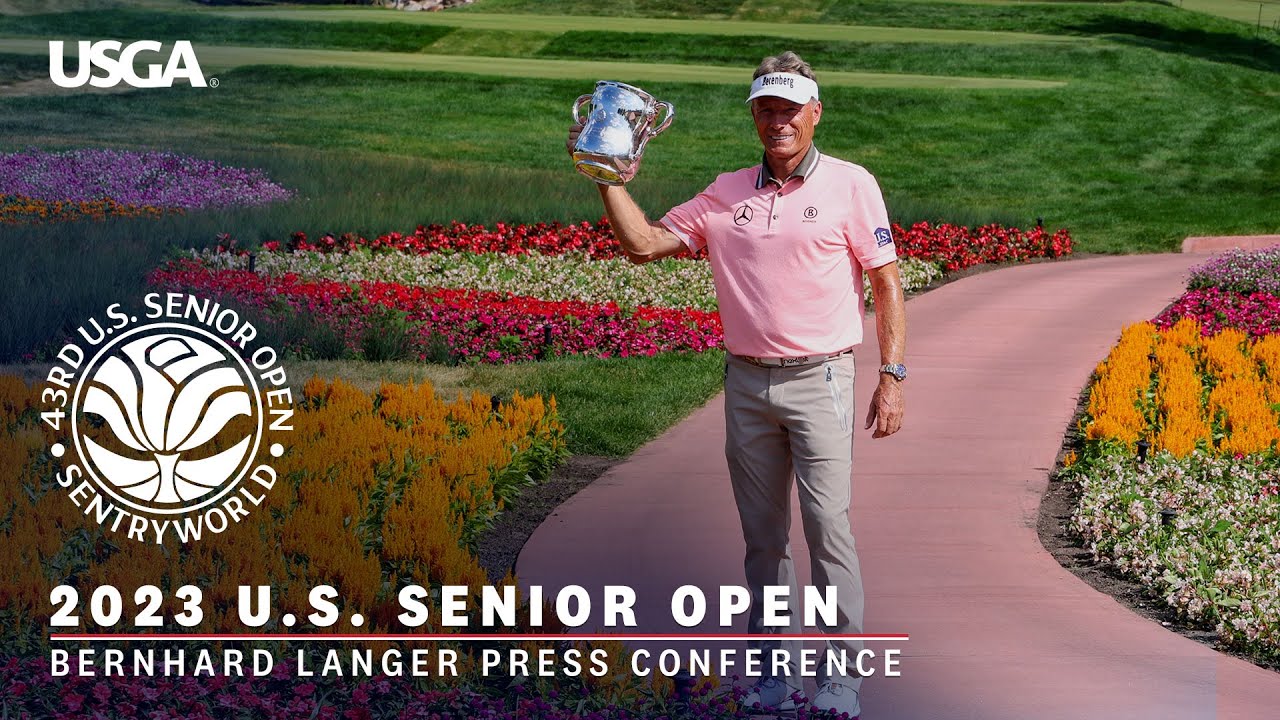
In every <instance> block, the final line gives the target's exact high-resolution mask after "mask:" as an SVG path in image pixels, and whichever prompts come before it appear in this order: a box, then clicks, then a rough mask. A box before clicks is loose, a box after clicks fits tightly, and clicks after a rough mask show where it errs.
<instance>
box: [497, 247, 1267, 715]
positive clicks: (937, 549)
mask: <svg viewBox="0 0 1280 720" xmlns="http://www.w3.org/2000/svg"><path fill="white" fill-rule="evenodd" d="M1201 260H1202V258H1196V257H1194V256H1188V255H1177V254H1170V255H1146V256H1127V257H1104V258H1092V259H1085V260H1078V261H1071V262H1061V263H1045V264H1037V265H1027V266H1021V267H1014V268H1009V269H1002V270H997V271H994V272H989V273H984V274H981V275H976V276H973V277H969V278H965V279H962V280H959V281H957V282H954V283H951V284H949V285H946V286H944V287H942V288H940V289H938V290H935V291H933V292H930V293H928V294H925V295H922V296H920V297H917V298H915V299H913V300H911V301H910V302H909V303H908V306H907V307H908V322H909V339H908V347H907V350H908V353H907V362H908V365H909V367H910V369H911V377H910V378H909V379H908V380H907V383H906V392H907V395H906V397H907V414H906V424H905V428H904V429H903V430H902V431H901V432H900V433H899V434H897V435H895V436H893V437H891V438H887V439H882V440H872V439H871V437H870V435H869V433H866V432H862V431H860V432H859V434H858V437H857V440H856V443H855V470H854V491H853V504H852V515H851V517H852V521H853V528H854V535H855V537H856V539H857V543H858V550H859V556H860V558H861V562H862V569H863V576H864V578H865V582H866V586H867V616H866V625H865V631H866V632H868V633H882V634H888V633H909V634H910V640H908V641H905V642H897V643H884V642H872V643H869V644H868V647H872V648H878V649H883V648H885V647H892V646H895V645H896V646H898V647H900V648H901V649H902V651H903V656H902V662H901V666H900V667H901V671H902V676H901V677H897V678H884V677H880V676H874V677H872V678H870V679H868V680H867V681H866V682H865V684H864V688H863V710H864V712H863V718H864V719H865V720H962V719H965V720H967V719H973V720H1113V719H1114V720H1122V719H1123V720H1147V719H1150V720H1192V719H1195V720H1207V719H1209V718H1221V719H1223V720H1270V719H1274V718H1277V717H1280V674H1275V673H1271V672H1268V671H1264V670H1261V669H1258V668H1256V667H1255V666H1253V665H1250V664H1248V663H1246V662H1242V661H1240V660H1237V659H1234V658H1231V657H1228V656H1226V655H1222V654H1219V653H1217V652H1214V651H1213V650H1211V649H1209V648H1207V647H1205V646H1202V645H1200V644H1198V643H1196V642H1193V641H1191V640H1187V639H1184V638H1182V637H1181V636H1179V635H1177V634H1175V633H1173V632H1170V631H1168V630H1166V629H1164V628H1162V627H1160V626H1159V625H1158V624H1155V623H1153V622H1151V621H1149V620H1146V619H1144V618H1142V617H1140V616H1138V615H1136V614H1134V613H1132V612H1130V611H1129V610H1128V609H1126V608H1125V607H1123V606H1121V605H1120V604H1118V603H1117V602H1116V601H1115V600H1113V599H1111V598H1110V597H1108V596H1106V595H1103V594H1101V593H1098V592H1096V591H1095V590H1093V589H1092V588H1090V587H1089V586H1088V585H1086V584H1085V583H1084V582H1082V581H1080V580H1079V579H1077V578H1076V577H1075V576H1073V575H1072V574H1071V573H1069V572H1067V571H1066V570H1064V569H1062V568H1061V567H1060V566H1059V565H1058V563H1057V562H1056V561H1054V560H1053V558H1051V557H1050V556H1049V554H1048V553H1047V552H1045V550H1044V549H1043V547H1042V546H1041V544H1040V541H1039V539H1038V537H1037V535H1036V529H1035V527H1036V519H1037V510H1038V506H1039V503H1040V498H1041V495H1042V494H1043V493H1044V491H1045V487H1046V484H1047V479H1046V473H1047V471H1048V469H1049V468H1050V467H1052V466H1053V463H1054V461H1055V458H1056V455H1057V452H1058V449H1059V445H1060V443H1061V439H1062V434H1063V431H1064V429H1065V427H1066V425H1067V423H1068V422H1069V421H1070V419H1071V417H1072V413H1073V411H1074V408H1075V404H1076V399H1077V394H1078V391H1079V390H1080V388H1081V387H1082V386H1083V384H1084V383H1085V382H1086V380H1087V379H1088V376H1089V373H1090V372H1091V371H1092V369H1093V368H1094V366H1095V365H1096V364H1097V362H1098V361H1099V360H1100V359H1101V358H1103V357H1104V356H1105V355H1106V353H1107V351H1108V349H1109V348H1110V347H1111V345H1112V344H1113V342H1114V341H1115V339H1116V338H1117V336H1118V334H1119V332H1120V329H1121V327H1122V326H1124V325H1126V324H1128V323H1132V322H1136V321H1139V320H1143V319H1147V318H1150V317H1152V316H1153V315H1154V314H1155V313H1157V312H1158V311H1159V310H1160V309H1161V308H1163V307H1164V306H1165V305H1166V304H1167V303H1168V302H1169V301H1170V300H1172V299H1173V298H1174V297H1176V296H1177V295H1178V294H1179V293H1180V291H1181V289H1182V286H1183V281H1184V279H1185V276H1186V271H1187V269H1188V268H1189V267H1190V266H1192V265H1193V264H1195V263H1197V262H1200V261H1201ZM867 337H868V338H873V337H874V326H873V325H872V321H871V318H868V323H867ZM877 361H878V353H877V351H876V349H875V344H874V342H869V343H867V344H865V345H864V346H863V347H862V348H861V350H860V351H859V353H858V367H859V370H860V373H859V381H858V386H857V393H858V404H859V406H860V408H859V410H858V412H857V417H858V418H859V420H861V418H863V417H864V416H865V403H866V402H867V400H868V399H869V397H870V391H871V388H872V387H873V383H874V382H875V381H876V376H875V373H874V372H873V371H868V369H869V368H874V367H875V366H876V364H877ZM722 413H723V404H722V398H721V397H717V398H716V399H715V400H712V401H711V402H710V403H708V404H707V406H706V407H703V408H701V409H699V410H698V411H696V412H695V413H693V415H691V416H690V417H689V418H688V419H686V420H685V421H684V422H682V423H680V424H679V425H677V426H676V427H674V428H672V429H671V430H670V431H669V432H667V433H666V434H665V435H663V436H662V437H660V438H658V439H657V440H655V441H654V442H652V443H650V444H649V445H647V446H646V447H644V448H642V449H640V450H639V451H637V452H636V453H635V454H634V455H633V456H632V457H631V458H630V459H629V460H628V461H626V462H625V463H623V464H621V465H618V466H617V467H615V468H614V469H613V471H611V472H610V473H609V474H608V475H606V476H605V477H603V478H601V479H600V480H598V481H597V482H596V483H594V484H593V485H591V486H590V487H588V488H587V489H585V490H583V491H582V492H581V493H579V494H578V495H577V496H575V497H574V498H573V499H572V500H570V501H569V502H567V503H566V504H564V505H563V506H562V507H561V508H559V510H558V511H557V512H556V513H555V514H553V515H552V516H551V517H549V518H548V519H547V520H546V521H545V522H544V523H543V524H542V526H541V527H540V528H539V529H538V530H537V532H536V533H535V534H534V535H533V537H532V538H531V539H530V540H529V543H528V544H527V545H526V546H525V548H524V551H523V553H522V554H521V556H520V560H519V563H518V565H517V573H518V575H519V577H520V580H521V582H522V583H525V584H540V585H544V586H547V587H549V588H558V587H562V586H564V585H568V584H580V585H583V586H584V587H587V588H588V589H590V590H592V592H593V595H595V596H597V597H598V596H599V592H598V590H599V588H600V586H601V585H603V584H605V583H615V584H625V585H630V586H632V587H634V588H635V589H636V591H637V593H638V595H639V603H638V605H637V615H638V617H639V621H640V627H639V628H636V629H635V631H643V632H655V633H660V632H675V631H680V630H682V628H679V627H678V626H677V625H676V624H675V623H674V621H672V620H671V618H670V612H669V609H668V602H669V598H670V595H671V592H672V590H673V589H675V588H676V587H678V586H680V585H683V584H694V585H698V586H700V587H702V588H705V589H707V590H708V594H711V592H713V591H714V589H715V586H718V585H735V584H741V583H742V582H743V575H742V572H743V571H742V553H743V543H742V537H741V532H740V529H739V525H738V519H737V515H736V511H735V509H734V505H733V498H732V495H731V491H730V489H729V481H728V475H727V470H726V465H725V460H724V456H723V443H724V431H723V427H722V423H723V417H722ZM859 427H860V424H859ZM792 549H793V550H792V551H793V556H794V557H795V560H796V563H797V567H798V568H799V570H800V575H801V581H802V582H807V579H808V557H807V554H806V551H805V545H804V540H803V536H802V533H801V531H800V522H799V516H798V513H795V520H794V522H793V524H792ZM711 605H712V608H713V615H712V618H713V619H712V620H711V621H709V622H708V623H706V624H704V625H703V626H701V627H700V628H699V629H700V630H702V631H706V632H714V631H717V630H718V628H717V626H716V625H715V624H714V622H715V621H714V611H715V608H716V607H718V605H717V604H716V603H714V602H712V603H711ZM599 624H600V620H599V616H598V615H596V616H593V618H592V622H591V623H590V624H589V625H588V626H587V627H585V628H583V629H584V630H591V629H594V628H595V627H598V626H599ZM742 627H743V623H742V622H739V623H738V624H737V626H736V630H735V631H736V632H742ZM610 631H611V632H615V630H610ZM654 645H656V646H657V647H685V646H686V645H685V644H682V643H679V642H667V643H666V644H651V646H654ZM811 687H812V683H810V688H811Z"/></svg>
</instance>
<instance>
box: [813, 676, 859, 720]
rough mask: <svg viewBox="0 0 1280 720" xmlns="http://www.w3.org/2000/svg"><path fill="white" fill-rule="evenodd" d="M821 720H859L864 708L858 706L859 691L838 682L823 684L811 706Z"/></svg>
mask: <svg viewBox="0 0 1280 720" xmlns="http://www.w3.org/2000/svg"><path fill="white" fill-rule="evenodd" d="M809 707H810V709H811V710H813V712H814V713H819V714H818V715H817V717H820V718H841V719H842V720H858V715H859V714H861V713H862V707H861V706H859V705H858V691H857V690H854V689H853V688H851V687H849V686H848V685H841V684H840V683H836V682H828V683H823V684H822V687H820V688H818V694H817V695H815V696H814V698H813V704H812V705H810V706H809Z"/></svg>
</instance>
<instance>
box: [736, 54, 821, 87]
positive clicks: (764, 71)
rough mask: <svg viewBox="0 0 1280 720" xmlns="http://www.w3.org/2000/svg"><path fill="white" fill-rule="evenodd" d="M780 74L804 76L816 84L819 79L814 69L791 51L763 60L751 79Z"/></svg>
mask: <svg viewBox="0 0 1280 720" xmlns="http://www.w3.org/2000/svg"><path fill="white" fill-rule="evenodd" d="M778 72H781V73H795V74H796V75H803V76H804V77H807V78H809V79H810V80H812V81H814V82H817V81H818V78H816V77H814V75H813V68H811V67H809V63H807V62H805V61H804V60H803V59H802V58H801V57H800V56H799V55H797V54H795V53H793V52H791V51H790V50H788V51H786V52H784V53H779V54H777V55H770V56H769V57H767V58H765V59H764V60H761V61H760V66H759V67H757V68H756V74H755V75H752V76H751V79H752V80H755V79H756V78H758V77H760V76H761V75H768V74H769V73H778Z"/></svg>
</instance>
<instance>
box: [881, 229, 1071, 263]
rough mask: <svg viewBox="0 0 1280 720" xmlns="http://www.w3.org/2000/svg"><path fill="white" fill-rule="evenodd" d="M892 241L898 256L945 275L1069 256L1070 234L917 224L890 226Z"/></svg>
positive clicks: (1040, 230) (1060, 231)
mask: <svg viewBox="0 0 1280 720" xmlns="http://www.w3.org/2000/svg"><path fill="white" fill-rule="evenodd" d="M892 229H893V239H894V242H895V243H896V245H897V247H898V254H899V255H900V256H905V257H911V258H916V259H919V260H928V261H931V262H937V263H939V264H940V265H941V266H942V269H943V271H945V272H955V271H957V270H963V269H965V268H968V267H973V266H974V265H981V264H983V263H1007V262H1026V261H1028V260H1033V259H1036V258H1058V257H1065V256H1067V255H1070V254H1071V251H1072V245H1071V234H1070V233H1068V232H1067V231H1066V230H1065V229H1063V230H1058V231H1057V232H1055V233H1052V234H1050V233H1049V232H1047V231H1046V230H1045V229H1044V228H1042V227H1034V228H1032V229H1030V230H1019V229H1018V228H1006V227H1003V226H1000V225H983V226H982V227H979V228H977V229H976V230H970V229H969V228H967V227H964V226H962V225H950V224H947V223H943V224H940V225H932V224H930V223H927V222H920V223H916V224H915V225H912V226H911V227H910V228H908V229H904V228H903V227H902V226H900V225H898V224H897V223H894V224H893V226H892Z"/></svg>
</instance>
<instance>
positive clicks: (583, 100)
mask: <svg viewBox="0 0 1280 720" xmlns="http://www.w3.org/2000/svg"><path fill="white" fill-rule="evenodd" d="M591 97H592V96H591V95H579V96H578V99H577V100H574V101H573V121H574V122H575V123H576V124H578V125H582V124H583V120H582V117H581V116H580V115H579V114H578V113H579V112H580V111H581V110H582V106H583V105H586V104H587V103H589V102H591Z"/></svg>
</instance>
